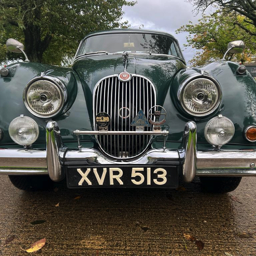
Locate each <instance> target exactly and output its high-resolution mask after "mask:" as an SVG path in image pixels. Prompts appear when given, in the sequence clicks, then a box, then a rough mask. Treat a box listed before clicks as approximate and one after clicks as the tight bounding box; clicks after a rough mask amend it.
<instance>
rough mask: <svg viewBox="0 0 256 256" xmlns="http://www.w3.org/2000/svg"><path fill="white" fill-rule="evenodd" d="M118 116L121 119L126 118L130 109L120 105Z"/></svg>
mask: <svg viewBox="0 0 256 256" xmlns="http://www.w3.org/2000/svg"><path fill="white" fill-rule="evenodd" d="M119 116H120V117H121V118H123V119H126V118H128V117H129V116H130V109H129V108H127V107H122V108H120V109H119Z"/></svg>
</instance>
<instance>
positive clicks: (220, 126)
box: [204, 115, 235, 147]
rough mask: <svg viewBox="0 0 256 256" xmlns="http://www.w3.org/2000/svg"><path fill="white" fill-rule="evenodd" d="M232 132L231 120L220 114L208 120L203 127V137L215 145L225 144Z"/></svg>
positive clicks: (231, 136)
mask: <svg viewBox="0 0 256 256" xmlns="http://www.w3.org/2000/svg"><path fill="white" fill-rule="evenodd" d="M234 134H235V126H234V124H233V122H232V121H231V120H230V119H228V118H227V117H224V116H222V115H219V116H217V117H214V118H212V119H211V120H209V121H208V123H207V124H206V126H205V129H204V136H205V139H206V140H207V141H208V142H209V143H210V144H212V145H214V146H217V147H221V146H223V145H225V144H227V143H228V142H229V141H230V140H231V139H232V138H233V136H234Z"/></svg>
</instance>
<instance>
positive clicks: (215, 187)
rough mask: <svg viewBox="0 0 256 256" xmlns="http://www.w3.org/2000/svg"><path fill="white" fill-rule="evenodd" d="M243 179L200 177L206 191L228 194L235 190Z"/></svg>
mask: <svg viewBox="0 0 256 256" xmlns="http://www.w3.org/2000/svg"><path fill="white" fill-rule="evenodd" d="M241 179H242V177H200V181H201V185H202V188H203V190H204V191H206V192H210V193H227V192H231V191H233V190H235V189H236V188H237V187H238V185H239V183H240V181H241Z"/></svg>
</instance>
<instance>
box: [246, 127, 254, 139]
mask: <svg viewBox="0 0 256 256" xmlns="http://www.w3.org/2000/svg"><path fill="white" fill-rule="evenodd" d="M245 138H246V139H247V140H248V141H250V142H256V127H255V126H249V127H248V128H247V129H246V130H245Z"/></svg>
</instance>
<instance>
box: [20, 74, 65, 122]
mask: <svg viewBox="0 0 256 256" xmlns="http://www.w3.org/2000/svg"><path fill="white" fill-rule="evenodd" d="M56 81H57V82H58V83H57V82H56V83H55V82H53V81H50V80H46V79H39V80H35V81H32V82H31V83H29V84H28V85H27V87H26V88H25V91H24V103H25V106H26V107H27V109H28V110H29V111H30V112H31V113H32V114H33V115H35V116H37V117H42V118H49V117H53V116H55V115H57V114H58V113H59V112H60V111H61V109H62V107H63V105H64V103H65V94H66V90H65V86H64V85H63V84H62V83H61V82H60V81H59V80H57V79H56Z"/></svg>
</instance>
